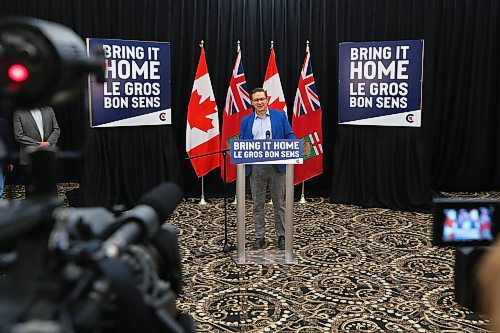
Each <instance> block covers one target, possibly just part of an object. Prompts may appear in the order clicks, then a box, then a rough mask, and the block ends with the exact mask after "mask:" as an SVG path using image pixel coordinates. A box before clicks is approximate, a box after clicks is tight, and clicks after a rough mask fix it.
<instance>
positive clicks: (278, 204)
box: [239, 88, 295, 250]
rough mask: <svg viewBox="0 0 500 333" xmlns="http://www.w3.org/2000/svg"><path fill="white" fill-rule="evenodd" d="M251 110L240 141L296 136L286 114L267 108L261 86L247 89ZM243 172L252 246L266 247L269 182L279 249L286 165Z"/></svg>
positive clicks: (260, 166)
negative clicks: (249, 197) (248, 192)
mask: <svg viewBox="0 0 500 333" xmlns="http://www.w3.org/2000/svg"><path fill="white" fill-rule="evenodd" d="M250 100H251V102H252V106H253V108H254V113H252V114H250V115H248V116H246V117H245V118H243V119H242V121H241V126H240V137H239V139H240V140H252V139H253V140H265V139H295V134H293V131H292V128H291V126H290V124H289V122H288V119H287V117H286V114H285V113H284V112H282V111H278V110H273V109H269V108H268V106H267V105H268V98H267V93H266V91H265V90H264V89H263V88H255V89H253V90H252V91H251V92H250ZM245 174H246V176H249V177H250V188H251V191H252V200H253V215H252V220H253V222H254V225H255V241H254V243H253V249H254V250H258V249H263V248H265V247H266V245H267V243H266V238H265V233H266V227H265V219H264V217H265V209H264V208H265V207H264V206H265V201H266V188H267V186H268V185H269V187H270V192H271V199H272V202H273V206H274V225H275V230H276V236H277V244H278V249H279V250H284V249H285V227H284V221H285V165H281V164H256V165H246V166H245Z"/></svg>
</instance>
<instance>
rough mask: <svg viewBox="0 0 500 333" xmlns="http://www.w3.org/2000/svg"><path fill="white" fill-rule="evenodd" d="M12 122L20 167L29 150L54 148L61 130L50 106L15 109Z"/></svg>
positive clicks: (23, 165)
mask: <svg viewBox="0 0 500 333" xmlns="http://www.w3.org/2000/svg"><path fill="white" fill-rule="evenodd" d="M13 122H14V137H15V139H16V141H17V142H19V148H20V150H19V165H20V166H21V168H22V169H25V168H26V166H27V165H28V163H29V158H28V155H27V153H29V152H30V151H34V150H36V149H40V148H44V149H51V148H55V146H56V144H57V141H58V140H59V135H60V133H61V131H60V129H59V125H58V124H57V119H56V115H55V113H54V110H53V109H52V108H51V107H50V106H44V107H38V108H34V109H31V110H17V111H16V112H15V113H14V118H13ZM22 173H24V174H26V171H25V170H23V172H22ZM25 181H26V179H25ZM29 194H30V193H27V195H29Z"/></svg>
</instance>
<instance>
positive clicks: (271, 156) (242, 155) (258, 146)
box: [231, 139, 304, 164]
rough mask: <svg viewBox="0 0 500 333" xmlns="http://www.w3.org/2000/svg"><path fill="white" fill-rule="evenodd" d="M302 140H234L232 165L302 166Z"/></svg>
mask: <svg viewBox="0 0 500 333" xmlns="http://www.w3.org/2000/svg"><path fill="white" fill-rule="evenodd" d="M303 162H304V159H303V151H302V140H297V139H293V140H232V141H231V164H302V163H303Z"/></svg>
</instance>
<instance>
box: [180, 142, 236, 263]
mask: <svg viewBox="0 0 500 333" xmlns="http://www.w3.org/2000/svg"><path fill="white" fill-rule="evenodd" d="M228 152H229V148H228V149H221V150H218V151H214V152H210V153H206V154H201V155H196V156H191V157H187V158H186V159H187V160H192V159H195V158H199V157H203V156H209V155H213V154H219V153H222V163H223V164H224V174H223V178H224V179H223V182H224V185H223V192H224V242H223V244H222V249H221V250H216V251H211V252H204V253H201V254H199V255H197V257H204V256H207V255H210V254H215V253H221V252H222V253H229V252H231V251H234V250H236V246H234V245H229V242H228V239H227V229H228V227H227V224H228V223H227V189H226V186H227V183H226V158H227V154H228Z"/></svg>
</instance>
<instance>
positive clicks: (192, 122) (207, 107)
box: [187, 90, 217, 132]
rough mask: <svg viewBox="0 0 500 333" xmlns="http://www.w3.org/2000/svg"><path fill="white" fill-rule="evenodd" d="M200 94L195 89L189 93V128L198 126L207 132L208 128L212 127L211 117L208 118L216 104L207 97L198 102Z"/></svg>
mask: <svg viewBox="0 0 500 333" xmlns="http://www.w3.org/2000/svg"><path fill="white" fill-rule="evenodd" d="M200 100H201V95H200V94H198V91H197V90H195V91H194V92H193V94H192V95H191V100H190V101H189V106H188V114H187V117H188V122H189V126H191V128H195V127H196V128H199V129H200V130H201V131H203V132H208V130H210V129H212V128H214V126H213V125H212V119H210V118H208V117H207V116H208V115H211V114H213V113H214V112H215V108H216V107H217V104H216V103H215V102H214V101H211V100H210V98H207V99H205V100H204V101H203V103H201V104H200Z"/></svg>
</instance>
